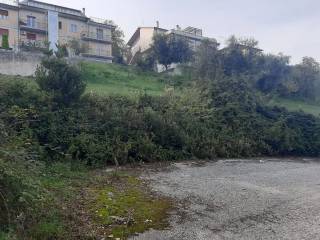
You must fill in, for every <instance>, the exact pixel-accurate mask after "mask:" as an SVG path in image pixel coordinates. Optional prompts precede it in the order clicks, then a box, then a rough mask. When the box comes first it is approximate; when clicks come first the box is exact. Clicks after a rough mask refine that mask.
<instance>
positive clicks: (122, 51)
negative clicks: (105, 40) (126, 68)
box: [108, 22, 128, 64]
mask: <svg viewBox="0 0 320 240" xmlns="http://www.w3.org/2000/svg"><path fill="white" fill-rule="evenodd" d="M108 23H109V24H111V25H113V27H112V30H111V34H112V56H113V62H115V63H119V64H124V63H125V62H126V56H127V54H128V48H127V46H126V43H125V41H124V33H123V31H122V30H121V29H120V28H119V26H118V25H116V24H114V23H113V22H108Z"/></svg>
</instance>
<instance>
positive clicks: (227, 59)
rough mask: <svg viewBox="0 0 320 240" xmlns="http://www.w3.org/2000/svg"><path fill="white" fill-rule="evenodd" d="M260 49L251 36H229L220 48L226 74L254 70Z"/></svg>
mask: <svg viewBox="0 0 320 240" xmlns="http://www.w3.org/2000/svg"><path fill="white" fill-rule="evenodd" d="M260 52H261V50H260V49H258V41H256V40H254V39H252V38H242V39H238V38H236V37H235V36H231V37H230V38H229V39H228V40H227V47H226V48H224V49H223V50H222V53H223V54H222V56H223V65H224V72H225V74H226V75H229V76H230V75H233V74H243V73H250V72H253V71H255V70H256V66H257V64H258V63H259V57H260Z"/></svg>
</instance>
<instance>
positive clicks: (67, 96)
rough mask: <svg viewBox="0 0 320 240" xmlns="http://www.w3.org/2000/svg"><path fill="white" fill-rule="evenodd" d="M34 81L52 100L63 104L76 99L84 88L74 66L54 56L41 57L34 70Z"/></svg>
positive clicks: (65, 104)
mask: <svg viewBox="0 0 320 240" xmlns="http://www.w3.org/2000/svg"><path fill="white" fill-rule="evenodd" d="M36 82H37V83H38V85H39V87H40V89H41V90H43V91H45V92H47V93H48V94H49V95H51V96H52V98H53V101H55V102H56V103H57V104H58V105H63V106H69V105H70V104H72V103H74V102H76V101H78V100H79V98H80V97H81V95H82V94H83V93H84V91H85V88H86V85H85V83H84V82H83V80H82V78H81V74H80V71H79V70H78V69H77V68H76V67H75V66H71V65H69V64H68V63H67V62H66V61H65V60H63V59H59V58H54V57H51V58H46V59H43V61H42V63H41V65H40V66H39V67H38V68H37V71H36Z"/></svg>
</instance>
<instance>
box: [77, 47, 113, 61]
mask: <svg viewBox="0 0 320 240" xmlns="http://www.w3.org/2000/svg"><path fill="white" fill-rule="evenodd" d="M81 56H83V57H87V58H94V59H101V60H110V61H112V59H113V57H112V55H111V52H110V51H105V50H98V49H88V50H87V51H86V52H85V53H82V54H81Z"/></svg>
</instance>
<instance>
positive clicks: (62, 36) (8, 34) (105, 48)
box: [0, 0, 114, 62]
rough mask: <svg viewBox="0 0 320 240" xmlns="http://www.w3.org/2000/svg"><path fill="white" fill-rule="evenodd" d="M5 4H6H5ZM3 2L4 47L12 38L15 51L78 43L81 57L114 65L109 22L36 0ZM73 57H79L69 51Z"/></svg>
mask: <svg viewBox="0 0 320 240" xmlns="http://www.w3.org/2000/svg"><path fill="white" fill-rule="evenodd" d="M1 2H2V3H1ZM1 2H0V47H1V46H3V44H2V43H3V38H4V36H5V38H8V42H9V49H12V50H14V51H23V50H29V51H30V50H36V49H42V48H45V47H47V46H48V44H49V45H50V48H51V49H53V50H56V48H57V47H56V45H57V44H61V45H66V46H71V42H75V41H76V42H77V43H78V45H79V48H81V55H82V56H84V57H90V58H95V59H102V60H105V61H108V62H111V61H112V28H113V27H114V26H113V25H112V24H110V23H109V22H108V21H105V20H101V19H95V18H89V17H87V16H86V14H85V9H83V10H82V11H80V10H76V9H71V8H66V7H62V6H57V5H53V4H47V3H43V2H39V1H34V0H24V1H21V2H16V1H12V2H9V0H7V1H6V2H4V1H3V0H2V1H1ZM69 50H70V51H69V52H70V54H71V55H72V54H78V53H76V52H75V51H72V50H71V48H69Z"/></svg>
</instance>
